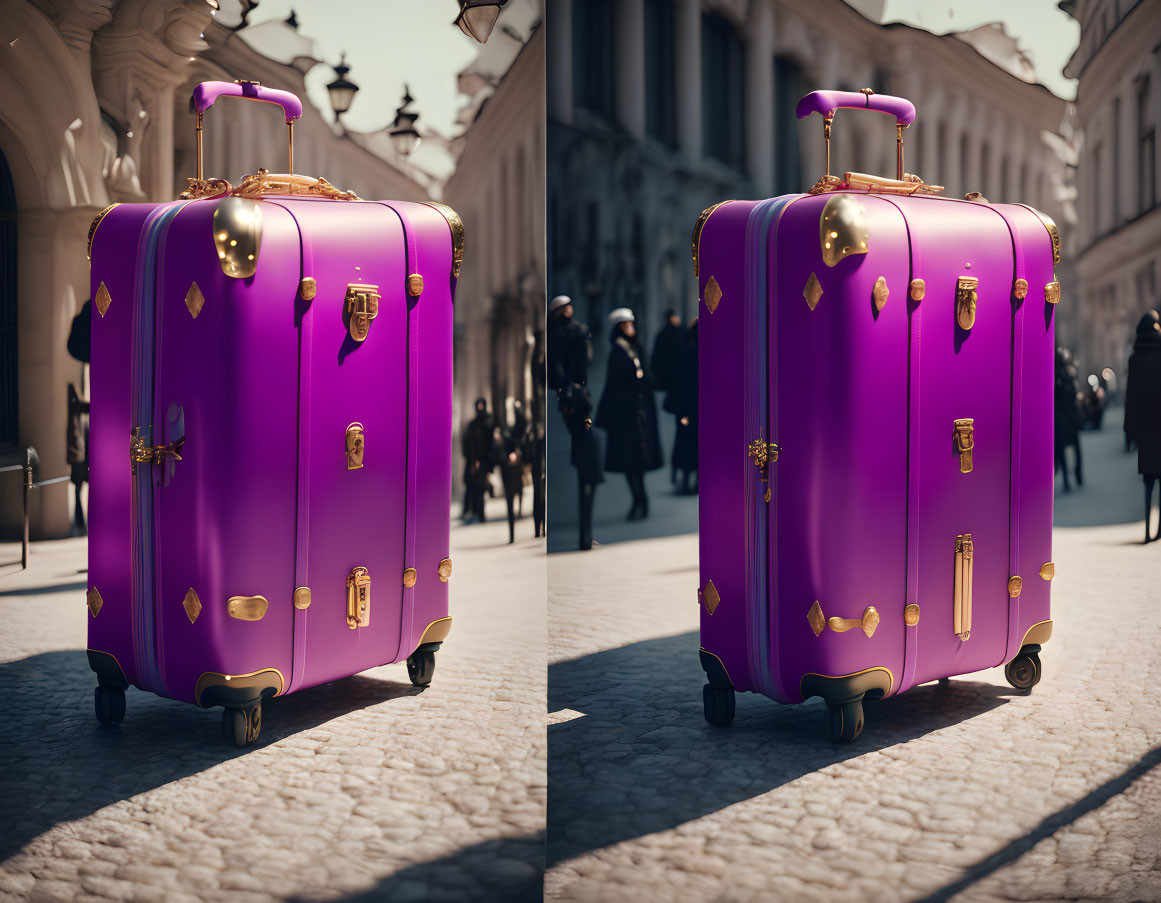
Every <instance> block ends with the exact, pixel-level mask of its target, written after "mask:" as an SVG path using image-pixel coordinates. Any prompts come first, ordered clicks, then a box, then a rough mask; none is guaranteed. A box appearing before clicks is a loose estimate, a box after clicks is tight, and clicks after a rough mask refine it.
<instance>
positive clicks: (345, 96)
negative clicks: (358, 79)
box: [327, 51, 359, 125]
mask: <svg viewBox="0 0 1161 903" xmlns="http://www.w3.org/2000/svg"><path fill="white" fill-rule="evenodd" d="M350 71H351V67H350V66H348V65H347V54H346V51H343V56H342V59H340V60H339V64H338V65H337V66H335V74H336V75H337V76H338V78H336V79H335V80H334V81H333V82H331V83H330V84H329V85H327V94H329V95H330V98H331V109H332V110H334V111H335V122H338V123H340V125H341V124H342V123H341V118H340V117H341V116H342V115H343V114H344V113H345V112H347V110H349V109H350V108H351V103H352V102H354V100H355V94H356V93H357V92H358V90H359V86H358V85H356V84H355V83H354V82H353V81H349V80H348V79H347V73H348V72H350Z"/></svg>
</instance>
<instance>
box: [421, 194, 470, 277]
mask: <svg viewBox="0 0 1161 903" xmlns="http://www.w3.org/2000/svg"><path fill="white" fill-rule="evenodd" d="M423 203H424V204H425V205H426V206H428V207H431V208H432V209H433V210H436V211H438V212H439V214H440V216H442V217H443V218H444V219H446V220H447V224H448V228H450V229H451V237H452V271H451V274H452V278H454V279H458V278H459V277H460V269H461V268H462V267H463V263H464V244H465V240H466V237H467V236H466V230H465V229H464V221H463V220H462V219H460V215H459V214H458V213H456V212H455V211H454V210H452V208H451V207H449V206H448V205H447V204H437V203H436V202H435V201H424V202H423Z"/></svg>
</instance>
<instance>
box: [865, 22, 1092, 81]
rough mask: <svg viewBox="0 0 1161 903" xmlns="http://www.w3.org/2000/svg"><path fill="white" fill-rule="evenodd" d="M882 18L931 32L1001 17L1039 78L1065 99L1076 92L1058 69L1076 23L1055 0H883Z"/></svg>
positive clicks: (1071, 47) (1071, 42)
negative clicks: (1026, 52)
mask: <svg viewBox="0 0 1161 903" xmlns="http://www.w3.org/2000/svg"><path fill="white" fill-rule="evenodd" d="M883 21H884V22H906V23H907V24H909V25H915V26H918V27H920V28H926V29H927V30H928V31H933V32H935V33H936V34H943V33H944V32H948V31H969V30H971V29H972V28H975V27H976V26H977V25H983V24H984V23H986V22H994V21H1000V22H1003V23H1004V24H1005V25H1006V26H1007V29H1008V34H1010V35H1012V36H1013V37H1015V38H1016V39H1017V40H1018V41H1019V44H1020V46H1021V47H1022V48H1023V49H1024V50H1026V51H1028V52H1029V54H1030V55H1031V57H1032V62H1033V64H1034V65H1035V67H1036V74H1037V77H1038V78H1039V80H1040V81H1041V82H1042V83H1043V84H1044V85H1045V86H1046V87H1048V88H1050V89H1051V90H1052V91H1053V92H1055V93H1056V94H1058V95H1060V96H1061V97H1063V98H1065V99H1067V100H1073V99H1075V98H1076V81H1075V79H1069V78H1065V77H1064V73H1063V71H1062V70H1063V69H1064V64H1065V63H1067V62H1068V58H1069V57H1070V56H1072V52H1073V50H1075V49H1076V43H1077V41H1078V40H1079V39H1080V25H1079V24H1078V23H1077V22H1076V20H1075V19H1073V18H1072V17H1071V16H1069V15H1068V14H1067V13H1063V12H1061V11H1060V10H1059V9H1057V8H1056V0H887V3H886V8H885V9H884V10H883Z"/></svg>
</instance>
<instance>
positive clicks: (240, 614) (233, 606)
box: [226, 596, 270, 621]
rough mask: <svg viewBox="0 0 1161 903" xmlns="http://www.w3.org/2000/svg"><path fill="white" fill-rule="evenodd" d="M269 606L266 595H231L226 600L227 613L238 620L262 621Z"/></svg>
mask: <svg viewBox="0 0 1161 903" xmlns="http://www.w3.org/2000/svg"><path fill="white" fill-rule="evenodd" d="M268 608H270V603H269V602H268V601H267V600H266V597H265V596H231V597H230V598H229V599H227V600H226V614H228V615H229V616H230V617H231V618H234V619H236V620H238V621H261V620H262V618H264V617H265V616H266V611H267V609H268Z"/></svg>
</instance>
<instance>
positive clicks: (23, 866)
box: [0, 500, 545, 903]
mask: <svg viewBox="0 0 1161 903" xmlns="http://www.w3.org/2000/svg"><path fill="white" fill-rule="evenodd" d="M502 509H503V501H502V500H501V501H500V502H499V503H498V504H497V503H493V505H492V507H491V508H490V509H489V513H490V514H491V513H495V515H496V519H495V520H493V521H491V522H489V523H488V524H486V525H483V526H462V525H460V524H459V522H458V521H454V522H453V524H452V556H453V558H454V560H455V573H454V575H453V577H452V582H451V586H452V601H451V614H452V616H453V618H454V629H453V630H452V633H451V635H450V637H449V638H448V641H447V643H446V644H445V645H444V647H443V649H442V650H441V651H440V652H439V654H438V655H437V662H438V664H437V667H436V673H435V679H434V681H433V683H432V685H431V687H430V688H429V689H427V690H426V691H424V692H422V693H418V692H416V691H414V690H413V689H412V687H411V685H410V683H409V682H408V680H407V674H406V670H405V667H404V665H403V664H402V663H400V664H396V665H389V666H386V667H383V668H377V669H374V670H372V671H367V672H364V673H362V674H359V675H357V676H355V677H352V678H348V679H346V680H343V681H338V682H336V683H333V684H329V685H326V686H322V687H316V688H313V689H310V690H305V691H303V692H301V693H297V694H294V695H292V696H288V697H286V698H278V699H275V700H272V701H271V702H270V703H268V704H267V705H266V706H265V708H264V719H263V720H264V724H263V729H262V736H261V739H260V741H259V743H258V744H257V746H256V747H254V748H252V749H249V750H244V751H243V750H238V749H236V748H234V747H233V746H231V745H229V744H227V743H225V742H224V741H223V740H222V736H221V732H220V729H219V722H220V716H221V711H220V709H213V710H209V711H203V710H199V709H196V708H194V707H193V706H190V705H185V704H182V703H178V702H173V701H170V700H165V699H160V698H158V697H155V696H153V695H151V694H148V693H143V692H141V691H139V690H135V689H130V690H129V693H128V714H127V716H126V719H125V721H124V722H123V723H122V724H121V725H120V726H119V727H117V728H114V729H108V728H102V727H101V726H100V725H98V724H97V722H96V720H95V719H94V717H93V702H92V687H93V685H94V679H93V675H92V673H91V672H90V671H89V667H88V664H87V662H86V660H85V653H84V648H85V630H86V618H87V617H88V613H87V610H86V608H85V601H84V595H85V590H86V575H85V567H86V552H85V541H84V540H83V539H73V540H64V541H59V542H52V543H41V544H35V545H34V546H33V550H32V556H31V562H30V567H29V569H28V570H27V571H25V572H23V573H22V572H20V570H19V563H18V562H19V558H20V549H19V546H17V545H14V544H6V545H3V546H0V563H5V564H3V565H2V566H0V618H2V619H3V621H2V623H3V625H4V626H3V630H2V632H0V694H2V698H3V700H4V729H3V732H2V738H3V739H2V741H0V800H2V801H3V802H2V808H3V814H2V816H0V898H2V899H29V900H142V901H144V900H158V901H161V900H164V901H167V903H179V901H196V900H206V901H210V900H212V901H222V900H229V901H255V903H258V901H266V900H287V899H293V900H336V899H343V900H378V899H391V900H464V899H480V900H494V899H502V900H539V899H540V894H541V875H542V869H543V865H544V846H543V844H544V833H543V830H544V813H545V738H544V714H543V712H544V709H543V704H544V703H543V700H544V683H545V654H544V645H545V644H544V637H545V612H544V592H543V587H544V581H545V556H544V545H543V541H537V540H533V539H531V538H530V536H531V532H532V526H531V519H530V518H525V519H523V520H521V521H520V522H519V523H518V524H517V536H518V537H519V538H518V541H517V543H516V544H515V545H514V546H508V545H507V523H506V522H504V521H502V520H501V519H500V514H501V511H502ZM14 560H15V561H16V562H17V564H16V565H12V564H11V562H12V561H14Z"/></svg>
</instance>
